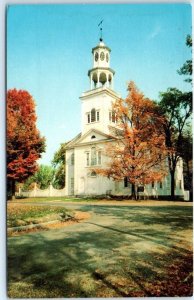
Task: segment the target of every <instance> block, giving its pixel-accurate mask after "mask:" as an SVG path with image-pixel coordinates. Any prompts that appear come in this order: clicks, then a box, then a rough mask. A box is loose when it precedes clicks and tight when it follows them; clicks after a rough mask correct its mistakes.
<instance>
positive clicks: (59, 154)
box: [52, 143, 66, 189]
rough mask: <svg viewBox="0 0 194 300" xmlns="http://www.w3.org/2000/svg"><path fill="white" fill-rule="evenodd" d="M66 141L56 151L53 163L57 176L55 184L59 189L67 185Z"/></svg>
mask: <svg viewBox="0 0 194 300" xmlns="http://www.w3.org/2000/svg"><path fill="white" fill-rule="evenodd" d="M65 146H66V143H64V144H61V145H60V148H59V150H58V151H56V152H55V154H54V158H53V160H52V165H53V167H54V168H55V178H54V182H53V186H54V187H55V188H57V189H62V188H64V187H65V161H66V149H65Z"/></svg>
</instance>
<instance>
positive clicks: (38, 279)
mask: <svg viewBox="0 0 194 300" xmlns="http://www.w3.org/2000/svg"><path fill="white" fill-rule="evenodd" d="M92 210H93V212H94V213H95V214H96V215H99V216H100V215H104V216H107V217H108V216H112V217H114V224H113V225H114V226H113V225H111V226H110V225H103V224H99V223H97V222H94V221H91V222H85V223H84V224H76V225H74V226H73V227H72V228H71V230H70V229H69V230H68V231H66V230H65V229H63V230H52V231H50V232H45V233H39V234H29V235H24V236H22V237H17V238H10V239H9V240H8V281H9V296H10V297H21V298H22V297H28V296H29V297H42V298H46V297H47V298H49V297H126V296H128V297H130V296H155V295H157V293H156V290H154V289H151V288H150V286H152V287H153V285H154V282H158V281H159V282H163V281H165V280H167V278H168V271H167V270H168V268H169V265H170V264H171V263H172V261H177V264H180V265H181V264H182V263H183V262H184V259H185V258H186V257H187V255H189V254H190V252H189V251H188V250H187V249H186V248H184V246H183V245H182V246H181V245H178V246H177V237H176V236H172V235H170V234H169V228H171V230H174V228H176V225H175V224H174V222H176V224H177V228H178V229H177V235H178V230H185V229H189V228H190V227H191V226H192V225H191V224H190V221H187V222H184V224H182V220H183V218H184V219H185V220H186V217H187V218H188V220H189V218H190V216H191V211H190V210H188V209H185V210H183V211H182V210H179V209H178V211H177V207H176V208H174V209H171V208H170V209H169V208H168V210H166V209H164V208H163V209H158V208H152V209H147V208H146V210H142V208H138V209H137V208H132V209H131V207H130V208H129V207H127V208H126V207H122V208H118V207H117V209H116V208H114V207H113V208H112V207H111V208H108V209H107V207H106V210H105V209H104V208H102V207H95V208H92ZM129 219H130V221H131V220H133V221H135V222H139V225H137V224H136V227H135V228H133V229H129V228H126V227H124V226H125V225H124V223H122V222H126V221H129ZM137 220H138V221H137ZM175 220H176V221H175ZM153 223H154V224H155V223H156V224H162V225H165V226H166V227H165V228H166V230H164V227H162V228H163V230H162V231H161V229H160V228H158V229H157V228H156V227H154V228H152V224H153ZM148 224H149V225H148ZM145 225H146V226H145ZM80 226H81V229H80ZM123 227H124V228H125V229H124V228H123ZM89 228H90V230H89ZM171 232H172V231H170V233H171ZM159 250H161V251H159ZM187 272H190V271H189V268H188V270H187ZM185 277H186V275H185ZM115 278H116V279H115ZM175 282H176V281H175ZM21 283H23V284H24V283H25V285H21ZM173 290H174V287H173V288H172V289H171V290H169V289H168V290H167V291H163V292H161V293H162V294H160V296H162V295H165V296H173V295H174V291H173ZM189 295H190V286H188V289H186V291H185V290H184V292H182V294H181V292H179V296H189Z"/></svg>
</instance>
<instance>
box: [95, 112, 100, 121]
mask: <svg viewBox="0 0 194 300" xmlns="http://www.w3.org/2000/svg"><path fill="white" fill-rule="evenodd" d="M99 120H100V113H99V111H97V112H96V121H99Z"/></svg>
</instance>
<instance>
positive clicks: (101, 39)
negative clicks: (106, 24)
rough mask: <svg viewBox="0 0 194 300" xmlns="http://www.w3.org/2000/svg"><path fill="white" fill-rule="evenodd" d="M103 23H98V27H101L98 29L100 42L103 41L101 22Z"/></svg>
mask: <svg viewBox="0 0 194 300" xmlns="http://www.w3.org/2000/svg"><path fill="white" fill-rule="evenodd" d="M103 21H104V20H102V21H100V23H99V24H98V27H99V26H100V25H101V27H100V42H102V41H103V38H102V22H103Z"/></svg>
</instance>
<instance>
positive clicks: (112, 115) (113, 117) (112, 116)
mask: <svg viewBox="0 0 194 300" xmlns="http://www.w3.org/2000/svg"><path fill="white" fill-rule="evenodd" d="M109 121H110V122H113V123H116V114H115V112H114V111H109Z"/></svg>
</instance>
